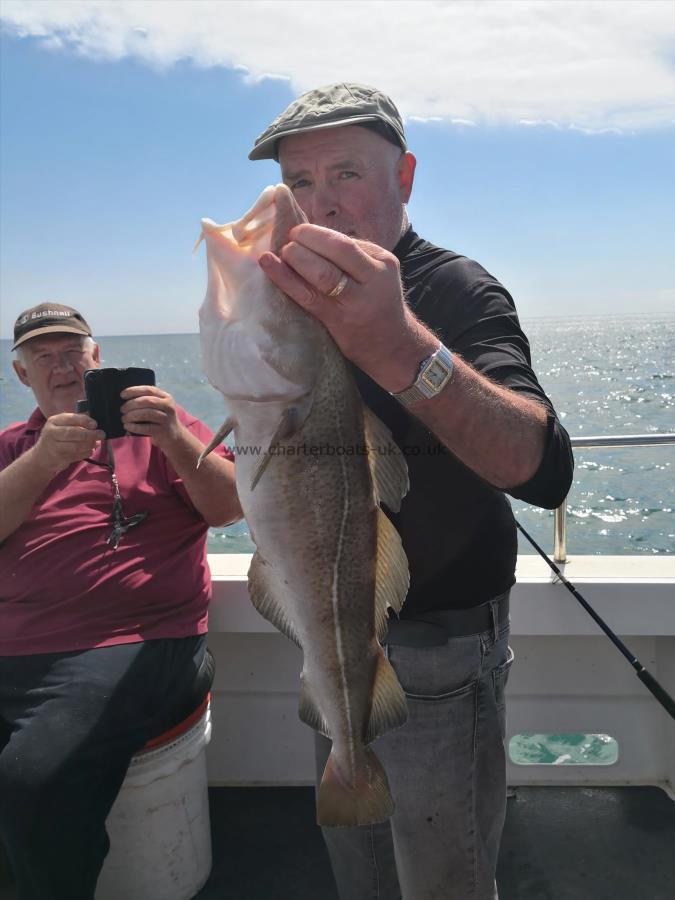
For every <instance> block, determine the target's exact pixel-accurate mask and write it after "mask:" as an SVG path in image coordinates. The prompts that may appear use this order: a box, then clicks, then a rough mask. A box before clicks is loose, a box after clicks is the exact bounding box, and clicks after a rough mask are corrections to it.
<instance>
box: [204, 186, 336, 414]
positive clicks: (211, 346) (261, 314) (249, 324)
mask: <svg viewBox="0 0 675 900" xmlns="http://www.w3.org/2000/svg"><path fill="white" fill-rule="evenodd" d="M306 221H307V220H306V218H305V215H304V213H303V212H302V210H301V209H300V207H299V206H298V204H297V203H296V201H295V198H294V197H293V195H292V193H291V192H290V190H289V189H288V188H287V187H286V185H284V184H279V185H272V186H270V187H267V188H265V190H264V191H263V192H262V194H261V195H260V197H259V198H258V200H257V201H256V202H255V204H254V205H253V206H252V207H251V209H250V210H249V211H248V212H247V213H246V214H245V215H244V216H242V218H241V219H239V220H238V221H236V222H231V223H229V224H226V225H217V224H216V223H215V222H213V221H212V220H211V219H202V234H201V238H200V240H201V239H203V240H204V242H205V243H206V251H207V266H208V286H207V290H206V297H205V299H204V302H203V304H202V306H201V309H200V311H199V322H200V335H201V346H202V358H203V365H204V370H205V372H206V376H207V378H208V379H209V381H210V382H211V384H212V385H213V386H214V387H216V388H217V389H218V390H219V391H221V393H223V394H224V395H225V397H226V398H228V399H229V400H231V401H233V400H256V401H261V400H266V401H281V402H282V403H289V404H290V403H293V402H295V401H297V400H298V399H300V398H302V397H305V396H307V395H308V394H309V393H310V392H311V390H312V387H313V385H314V384H315V382H316V379H317V377H318V374H319V371H320V369H321V363H322V344H323V342H324V341H325V340H326V337H327V332H326V331H325V329H324V328H323V326H322V325H321V324H320V323H319V322H318V321H317V320H316V319H314V318H313V317H312V316H309V315H308V314H307V313H306V312H304V310H302V309H301V308H300V307H299V306H298V305H297V304H296V303H294V302H293V301H292V300H290V299H289V298H288V297H286V296H285V295H284V294H283V293H282V292H281V291H279V290H278V288H276V287H275V286H274V285H273V284H272V282H271V281H270V280H269V279H268V278H267V276H266V275H265V274H264V272H263V271H262V269H261V268H260V266H259V265H258V260H259V259H260V256H261V255H262V254H263V253H264V252H266V251H267V250H272V251H274V252H278V251H279V250H280V249H281V247H282V246H283V245H284V244H285V243H286V242H287V240H288V232H289V231H290V229H291V228H292V227H293V226H294V225H297V224H299V223H301V222H306Z"/></svg>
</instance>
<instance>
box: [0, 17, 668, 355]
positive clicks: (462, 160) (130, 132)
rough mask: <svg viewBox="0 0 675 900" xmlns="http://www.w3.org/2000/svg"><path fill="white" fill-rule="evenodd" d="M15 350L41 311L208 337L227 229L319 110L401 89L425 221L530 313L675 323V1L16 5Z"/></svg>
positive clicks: (10, 206)
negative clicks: (337, 100) (330, 93)
mask: <svg viewBox="0 0 675 900" xmlns="http://www.w3.org/2000/svg"><path fill="white" fill-rule="evenodd" d="M0 20H1V25H2V33H1V35H0V43H1V46H0V51H1V56H0V140H1V144H0V336H2V337H9V336H10V335H11V330H12V326H13V322H14V319H15V318H16V316H17V315H18V313H19V312H20V311H21V310H23V309H24V308H26V307H28V306H31V305H33V304H36V303H40V302H44V301H47V300H51V301H54V302H59V303H69V304H72V305H74V306H76V307H77V308H78V309H80V310H81V311H82V312H83V313H84V315H85V317H86V318H87V320H88V321H89V322H90V324H91V325H92V328H93V330H94V333H95V334H97V335H114V334H159V333H170V332H178V333H182V332H194V331H196V330H197V329H198V322H197V311H198V308H199V306H200V304H201V300H202V298H203V295H204V291H205V287H206V264H205V259H204V251H203V249H202V250H201V252H199V251H198V253H197V254H196V255H195V256H194V257H193V256H192V246H193V244H194V241H195V239H196V238H197V236H198V234H199V222H200V219H201V218H203V217H209V218H212V219H215V220H216V221H220V222H225V221H231V220H234V219H237V218H239V216H240V215H241V214H242V213H243V212H244V211H245V210H246V209H248V208H249V207H250V206H251V204H252V203H253V202H254V200H255V199H256V197H257V196H258V194H259V193H260V191H261V190H262V188H263V187H265V186H266V185H267V184H272V183H275V182H276V181H278V180H279V178H278V167H277V166H276V164H275V163H273V162H270V161H265V162H255V163H253V162H250V161H248V159H247V154H248V152H249V150H250V149H251V146H252V144H253V141H254V139H255V137H256V136H257V135H258V134H259V133H260V132H262V131H263V130H264V129H265V128H266V127H267V125H268V124H269V123H270V121H271V120H272V119H273V118H274V117H275V116H276V115H277V114H278V113H280V112H281V111H282V110H283V109H284V108H285V107H286V106H287V105H288V103H290V102H291V100H293V99H294V98H295V97H296V96H298V95H299V94H300V93H301V92H302V91H305V90H308V89H310V88H312V87H316V86H318V85H321V84H326V83H330V82H334V81H361V82H365V83H367V84H373V85H376V86H377V87H379V88H380V89H382V90H384V91H386V92H387V93H388V94H390V96H391V97H392V98H393V99H394V100H395V102H396V103H397V104H398V106H399V108H400V109H401V112H402V113H403V115H404V117H405V121H406V133H407V137H408V143H409V147H410V149H411V150H412V151H413V152H414V153H415V155H416V157H417V160H418V167H417V175H416V180H415V187H414V190H413V196H412V199H411V203H410V206H409V215H410V218H411V220H412V223H413V225H414V227H415V229H416V230H417V231H418V232H419V233H420V234H421V235H422V236H424V237H425V238H427V239H428V240H430V241H432V242H434V243H436V244H440V245H441V246H444V247H448V248H450V249H452V250H455V251H457V252H460V253H463V254H465V255H467V256H470V257H472V258H474V259H477V260H478V261H479V262H480V263H481V264H482V265H483V266H485V268H487V269H488V270H489V271H490V272H491V273H492V274H493V275H494V276H495V277H497V278H499V279H500V280H501V281H502V282H503V283H504V284H505V285H506V286H507V288H508V289H509V291H510V292H511V294H512V295H513V296H514V298H515V300H516V305H517V307H518V310H519V312H520V314H521V316H522V317H524V318H532V317H541V316H563V315H568V314H569V315H605V314H633V313H638V314H660V313H664V312H666V313H667V312H673V311H675V266H674V257H675V253H674V250H673V248H675V215H674V213H673V209H674V207H675V203H674V201H675V165H674V164H673V160H675V3H673V2H669V0H664V2H635V3H633V2H617V0H600V2H592V0H584V2H569V0H568V2H562V0H553V2H548V0H535V2H508V0H499V2H474V0H471V2H468V0H467V2H462V0H460V2H416V3H408V2H391V0H390V2H350V0H343V2H339V3H336V2H332V0H323V2H310V0H306V2H283V0H276V2H263V0H259V2H255V0H253V2H246V3H241V2H228V0H214V2H211V0H203V2H202V0H192V2H189V3H184V2H182V0H171V2H162V0H152V2H125V0H115V2H111V0H91V2H86V0H77V2H59V0H49V2H44V0H43V2H21V0H17V2H13V0H3V3H2V6H1V7H0Z"/></svg>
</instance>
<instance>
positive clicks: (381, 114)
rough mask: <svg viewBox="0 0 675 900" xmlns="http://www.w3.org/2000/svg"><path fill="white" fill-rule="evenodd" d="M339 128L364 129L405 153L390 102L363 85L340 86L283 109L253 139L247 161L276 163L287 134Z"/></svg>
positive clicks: (320, 90) (399, 123)
mask: <svg viewBox="0 0 675 900" xmlns="http://www.w3.org/2000/svg"><path fill="white" fill-rule="evenodd" d="M340 125H364V126H365V127H366V128H374V129H375V131H377V132H378V134H381V135H382V137H384V138H386V140H388V141H390V142H391V143H392V144H396V145H397V146H399V147H400V148H401V149H402V150H406V149H407V144H406V140H405V134H404V132H403V120H402V119H401V114H400V113H399V111H398V110H397V109H396V106H395V105H394V103H393V101H392V100H391V99H390V98H389V97H387V95H386V94H383V93H382V91H378V90H377V88H373V87H369V86H368V85H366V84H355V83H351V82H350V83H347V82H343V83H341V84H329V85H327V86H326V87H320V88H316V89H315V90H313V91H308V92H307V93H306V94H303V95H302V96H301V97H298V99H297V100H294V101H293V103H291V105H290V106H289V107H288V108H287V109H285V110H284V111H283V112H282V113H281V115H280V116H277V118H276V119H275V120H274V121H273V122H272V124H271V125H270V126H269V128H267V129H266V130H265V131H263V133H262V134H261V135H260V136H259V137H258V138H256V142H255V145H254V147H253V150H251V152H250V153H249V155H248V158H249V159H278V152H277V144H278V142H279V141H280V140H281V138H283V137H287V136H288V135H290V134H302V133H303V132H306V131H315V130H316V129H319V128H337V127H338V126H340Z"/></svg>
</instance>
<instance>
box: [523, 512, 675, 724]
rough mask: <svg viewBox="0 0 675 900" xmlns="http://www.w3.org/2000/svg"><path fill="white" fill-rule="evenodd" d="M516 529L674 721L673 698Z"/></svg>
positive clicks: (533, 542)
mask: <svg viewBox="0 0 675 900" xmlns="http://www.w3.org/2000/svg"><path fill="white" fill-rule="evenodd" d="M516 527H517V528H518V530H519V531H520V532H522V534H523V535H524V536H525V537H526V538H527V539H528V541H529V542H530V543H531V544H532V546H533V547H534V549H535V550H536V551H537V553H538V554H539V556H541V558H542V559H543V560H545V561H546V562H547V563H548V565H549V567H550V568H551V569H552V570H553V571H554V572H555V574H556V575H557V576H558V578H559V579H560V581H561V582H562V584H564V585H565V587H566V588H567V590H568V591H569V592H570V593H571V594H573V595H574V596H575V597H576V599H577V600H578V601H579V603H581V605H582V606H583V608H584V609H585V610H586V612H587V613H588V614H589V616H590V617H591V618H592V619H594V620H595V622H597V624H598V625H599V626H600V628H602V630H603V631H604V632H605V634H606V635H607V637H608V638H609V639H610V641H611V642H612V643H613V644H614V646H615V647H616V648H617V650H619V651H620V652H621V653H623V655H624V656H625V657H626V659H627V660H628V662H629V663H630V664H631V666H632V667H633V668H634V669H635V673H636V674H637V677H638V678H639V679H640V681H641V682H642V683H643V684H644V686H645V687H646V688H647V690H649V691H651V693H652V694H653V695H654V697H655V698H656V699H657V700H658V702H659V703H660V704H661V706H662V707H663V708H664V709H665V711H666V712H667V713H669V715H670V716H671V718H673V719H675V700H673V698H672V697H671V696H670V694H669V693H668V691H667V690H666V689H665V688H664V687H662V685H660V684H659V683H658V681H657V680H656V678H654V676H653V675H652V674H651V673H650V672H648V671H647V670H646V669H645V667H644V666H643V665H642V663H641V662H640V660H639V659H638V658H637V656H635V655H634V654H633V653H631V651H630V650H629V649H628V647H626V645H625V644H624V642H623V641H622V640H621V639H620V638H618V637H617V636H616V635H615V634H614V632H613V631H612V629H611V628H610V627H609V625H607V624H606V622H604V621H603V620H602V619H601V618H600V616H599V615H598V614H597V613H596V611H595V610H594V609H593V607H592V606H591V604H590V603H589V602H588V601H587V600H584V598H583V597H582V596H581V594H580V593H579V591H578V590H577V589H576V588H575V587H574V585H573V584H572V583H571V582H570V581H568V579H567V578H565V576H564V575H563V573H562V572H561V571H560V569H559V568H558V566H556V564H555V563H554V562H553V561H552V560H551V559H549V557H548V554H547V553H545V552H544V551H543V550H542V549H541V547H540V546H539V544H538V543H537V542H536V541H535V540H534V538H533V537H531V536H530V535H529V534H528V533H527V531H525V529H524V528H523V526H522V525H521V524H520V522H516Z"/></svg>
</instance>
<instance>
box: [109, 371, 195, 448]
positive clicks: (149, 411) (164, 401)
mask: <svg viewBox="0 0 675 900" xmlns="http://www.w3.org/2000/svg"><path fill="white" fill-rule="evenodd" d="M120 396H121V398H122V400H124V401H126V402H125V403H124V404H123V405H122V408H121V412H122V424H123V425H124V427H125V429H126V430H127V431H128V432H129V433H130V434H143V435H146V436H147V437H149V438H150V440H151V441H152V443H153V444H154V445H155V446H156V447H159V448H160V450H163V451H164V452H165V453H166V452H167V450H168V449H169V448H170V447H171V446H172V444H175V443H176V442H177V441H178V440H180V438H181V436H182V434H183V430H184V429H183V426H182V425H181V423H180V422H179V420H178V416H177V415H176V402H175V400H174V399H173V397H172V396H171V394H167V392H166V391H162V390H160V389H159V388H158V387H155V386H154V385H149V384H144V385H134V386H133V387H128V388H125V389H124V390H123V391H122V393H121V394H120Z"/></svg>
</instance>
